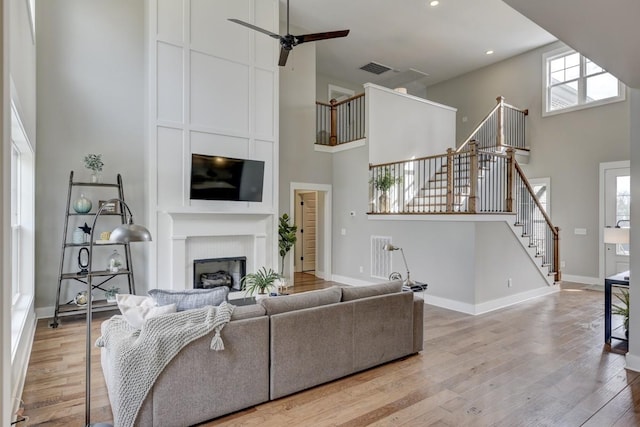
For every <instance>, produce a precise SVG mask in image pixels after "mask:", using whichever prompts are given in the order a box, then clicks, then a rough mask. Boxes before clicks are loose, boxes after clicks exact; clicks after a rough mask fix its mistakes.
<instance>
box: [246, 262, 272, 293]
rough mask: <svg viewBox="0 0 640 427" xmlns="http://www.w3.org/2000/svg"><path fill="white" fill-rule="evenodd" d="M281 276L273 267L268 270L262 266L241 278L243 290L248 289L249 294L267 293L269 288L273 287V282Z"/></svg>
mask: <svg viewBox="0 0 640 427" xmlns="http://www.w3.org/2000/svg"><path fill="white" fill-rule="evenodd" d="M279 277H280V276H279V275H278V273H276V272H275V271H273V270H272V269H271V268H270V269H269V270H267V269H266V268H265V267H262V268H260V269H259V270H258V271H256V272H255V273H250V274H247V275H246V276H244V277H243V278H242V279H241V280H240V284H241V286H242V290H244V291H246V292H247V293H248V294H249V295H253V294H256V293H258V294H265V293H267V290H268V289H269V288H271V287H273V283H274V282H275V280H276V279H278V278H279Z"/></svg>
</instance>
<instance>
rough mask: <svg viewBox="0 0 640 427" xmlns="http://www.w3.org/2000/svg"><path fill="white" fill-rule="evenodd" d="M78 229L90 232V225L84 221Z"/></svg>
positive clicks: (85, 232) (86, 232)
mask: <svg viewBox="0 0 640 427" xmlns="http://www.w3.org/2000/svg"><path fill="white" fill-rule="evenodd" d="M78 228H79V229H80V230H82V231H83V232H84V234H91V227H89V225H88V224H87V223H86V222H85V223H84V225H83V226H82V227H78Z"/></svg>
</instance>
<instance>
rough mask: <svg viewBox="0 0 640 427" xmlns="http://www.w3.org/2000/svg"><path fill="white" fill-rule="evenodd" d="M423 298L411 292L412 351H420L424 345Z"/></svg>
mask: <svg viewBox="0 0 640 427" xmlns="http://www.w3.org/2000/svg"><path fill="white" fill-rule="evenodd" d="M423 343H424V299H423V298H422V297H421V296H420V295H418V294H416V293H414V294H413V351H414V352H416V353H417V352H419V351H422V349H423V346H424V344H423Z"/></svg>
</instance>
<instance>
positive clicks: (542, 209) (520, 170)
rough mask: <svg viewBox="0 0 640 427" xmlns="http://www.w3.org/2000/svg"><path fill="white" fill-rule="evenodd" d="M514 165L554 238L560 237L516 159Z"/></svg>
mask: <svg viewBox="0 0 640 427" xmlns="http://www.w3.org/2000/svg"><path fill="white" fill-rule="evenodd" d="M513 163H514V165H515V168H516V171H517V172H518V175H520V179H522V182H523V183H524V185H525V187H526V188H527V191H528V192H529V194H531V195H532V196H533V200H534V202H535V204H536V206H537V207H538V209H540V212H542V217H543V218H544V221H545V222H546V223H547V225H548V226H549V228H551V230H552V231H553V234H554V236H556V235H558V234H559V231H558V230H557V227H555V226H554V225H553V223H552V222H551V218H549V215H548V214H547V212H546V211H545V210H544V208H543V207H542V205H541V204H540V201H539V200H538V198H537V197H536V193H535V191H533V188H532V187H531V184H529V181H528V180H527V177H526V176H525V174H524V172H523V171H522V169H521V168H520V165H519V164H518V162H517V161H516V160H515V159H514V162H513Z"/></svg>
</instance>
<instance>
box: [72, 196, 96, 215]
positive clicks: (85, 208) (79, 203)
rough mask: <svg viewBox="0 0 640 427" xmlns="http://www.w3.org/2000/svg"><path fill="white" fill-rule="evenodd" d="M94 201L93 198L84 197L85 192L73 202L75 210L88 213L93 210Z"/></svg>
mask: <svg viewBox="0 0 640 427" xmlns="http://www.w3.org/2000/svg"><path fill="white" fill-rule="evenodd" d="M91 207H92V203H91V200H89V199H87V198H86V197H84V194H81V195H80V198H79V199H78V200H76V201H75V202H73V210H74V211H76V212H77V213H82V214H84V213H87V212H89V211H90V210H91Z"/></svg>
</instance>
